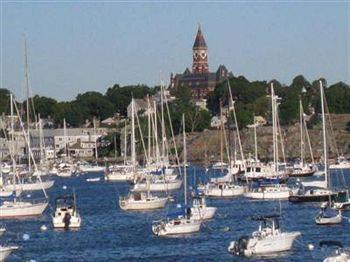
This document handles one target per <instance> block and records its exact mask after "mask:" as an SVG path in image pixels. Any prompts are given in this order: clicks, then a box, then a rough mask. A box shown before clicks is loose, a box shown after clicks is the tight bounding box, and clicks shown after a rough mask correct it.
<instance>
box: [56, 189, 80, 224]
mask: <svg viewBox="0 0 350 262" xmlns="http://www.w3.org/2000/svg"><path fill="white" fill-rule="evenodd" d="M52 223H53V227H54V228H64V229H66V230H67V229H72V228H79V227H80V224H81V218H80V215H79V213H78V212H77V207H76V202H75V195H74V196H63V197H58V198H56V209H55V213H54V215H53V217H52Z"/></svg>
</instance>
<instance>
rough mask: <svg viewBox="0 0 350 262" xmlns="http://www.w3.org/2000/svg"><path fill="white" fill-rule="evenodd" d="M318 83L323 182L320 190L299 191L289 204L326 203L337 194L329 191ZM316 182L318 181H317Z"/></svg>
mask: <svg viewBox="0 0 350 262" xmlns="http://www.w3.org/2000/svg"><path fill="white" fill-rule="evenodd" d="M319 83H320V93H321V109H322V134H323V157H324V173H325V175H324V179H325V180H324V181H322V183H318V184H317V185H318V186H322V188H314V189H309V190H303V191H300V192H299V193H298V194H295V195H293V196H290V197H289V201H290V202H294V203H298V202H328V201H329V200H332V199H333V198H334V197H336V196H337V194H338V193H337V192H335V191H333V190H330V189H329V184H330V181H329V180H330V177H329V175H330V174H329V170H328V154H327V152H328V149H327V138H326V119H325V110H324V99H325V97H324V94H323V85H322V81H321V80H320V81H319ZM317 182H318V181H317Z"/></svg>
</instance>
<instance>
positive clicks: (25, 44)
mask: <svg viewBox="0 0 350 262" xmlns="http://www.w3.org/2000/svg"><path fill="white" fill-rule="evenodd" d="M24 78H25V87H26V96H27V99H26V103H27V105H26V106H27V108H26V111H27V112H26V113H27V136H28V145H27V146H28V150H27V157H28V169H29V172H31V170H32V166H31V161H30V156H29V148H30V129H29V125H30V119H29V76H28V54H27V40H26V39H24Z"/></svg>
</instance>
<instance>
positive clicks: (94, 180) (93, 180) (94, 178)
mask: <svg viewBox="0 0 350 262" xmlns="http://www.w3.org/2000/svg"><path fill="white" fill-rule="evenodd" d="M100 180H101V178H100V177H93V178H87V179H86V181H87V182H98V181H100Z"/></svg>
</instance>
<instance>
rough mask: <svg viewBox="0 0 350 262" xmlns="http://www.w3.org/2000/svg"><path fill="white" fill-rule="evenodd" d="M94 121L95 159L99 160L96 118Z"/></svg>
mask: <svg viewBox="0 0 350 262" xmlns="http://www.w3.org/2000/svg"><path fill="white" fill-rule="evenodd" d="M93 121H94V135H95V158H96V161H97V160H98V152H97V135H96V118H95V117H94V118H93Z"/></svg>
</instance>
